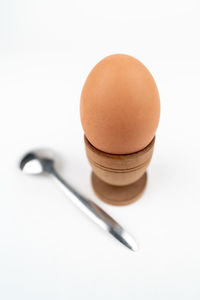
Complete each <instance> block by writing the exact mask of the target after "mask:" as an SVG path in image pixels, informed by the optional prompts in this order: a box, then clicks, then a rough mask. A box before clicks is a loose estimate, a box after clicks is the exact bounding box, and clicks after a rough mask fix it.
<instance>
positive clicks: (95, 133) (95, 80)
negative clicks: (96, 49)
mask: <svg viewBox="0 0 200 300" xmlns="http://www.w3.org/2000/svg"><path fill="white" fill-rule="evenodd" d="M80 112H81V122H82V126H83V129H84V132H85V135H86V137H87V139H88V140H89V141H90V143H91V144H92V145H93V146H94V147H96V148H97V149H99V150H101V151H104V152H107V153H112V154H127V153H133V152H137V151H139V150H141V149H143V148H145V147H146V146H147V145H148V144H149V143H150V142H151V140H152V139H153V137H154V135H155V131H156V129H157V127H158V122H159V117H160V100H159V93H158V89H157V87H156V84H155V81H154V79H153V77H152V75H151V73H150V72H149V71H148V70H147V68H146V67H145V66H144V65H143V64H142V63H141V62H140V61H138V60H137V59H135V58H133V57H131V56H129V55H123V54H115V55H110V56H108V57H106V58H104V59H103V60H101V61H100V62H99V63H98V64H97V65H96V66H95V67H94V68H93V69H92V71H91V72H90V74H89V75H88V77H87V79H86V82H85V84H84V86H83V90H82V94H81V105H80Z"/></svg>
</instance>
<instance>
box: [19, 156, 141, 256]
mask: <svg viewBox="0 0 200 300" xmlns="http://www.w3.org/2000/svg"><path fill="white" fill-rule="evenodd" d="M19 166H20V169H21V170H22V171H23V172H24V173H26V174H31V175H32V174H34V175H39V174H50V175H52V176H53V177H54V178H55V179H56V181H57V182H58V183H59V184H60V185H61V187H62V188H63V189H64V192H65V193H66V195H67V197H68V198H70V199H71V200H72V201H73V202H74V203H75V204H76V205H77V206H78V207H79V208H80V209H81V210H82V211H83V212H85V214H86V215H88V216H89V217H90V218H91V219H92V220H93V221H94V222H95V223H96V224H98V225H99V226H100V227H101V228H103V229H104V230H106V231H107V232H109V233H110V234H111V235H112V236H113V237H114V238H116V239H117V240H118V241H119V242H121V243H122V244H123V245H124V246H126V247H127V248H129V249H130V250H132V251H136V250H137V249H138V246H137V243H136V241H135V240H134V239H133V237H132V236H131V235H130V234H129V233H128V232H126V231H125V230H124V229H123V227H121V226H120V225H119V224H118V223H117V222H116V221H115V220H114V219H113V218H111V217H110V216H109V215H108V214H107V213H106V212H105V211H104V210H103V209H101V208H100V207H99V206H98V205H97V204H95V203H94V202H92V201H91V200H89V199H86V198H85V197H83V196H82V195H80V194H79V193H78V192H77V191H76V190H75V189H74V188H73V187H72V186H70V185H69V184H68V183H67V182H66V181H65V180H64V179H63V178H62V177H61V176H60V175H59V174H58V173H57V171H56V169H55V167H54V160H53V159H52V158H51V157H50V156H49V155H47V154H45V152H43V151H32V152H29V153H27V154H26V155H25V156H24V157H23V158H22V159H21V161H20V164H19Z"/></svg>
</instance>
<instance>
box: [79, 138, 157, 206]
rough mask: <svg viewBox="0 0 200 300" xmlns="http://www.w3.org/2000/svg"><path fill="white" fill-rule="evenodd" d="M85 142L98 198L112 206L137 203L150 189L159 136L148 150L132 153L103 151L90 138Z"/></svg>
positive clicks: (93, 184)
mask: <svg viewBox="0 0 200 300" xmlns="http://www.w3.org/2000/svg"><path fill="white" fill-rule="evenodd" d="M84 142H85V149H86V154H87V158H88V161H89V163H90V165H91V167H92V170H93V172H92V175H91V181H92V187H93V189H94V191H95V193H96V195H97V196H98V197H99V198H100V199H101V200H103V201H104V202H106V203H108V204H112V205H127V204H130V203H132V202H134V201H136V200H137V199H138V198H139V197H140V196H141V195H142V194H143V192H144V189H145V187H146V183H147V173H146V169H147V167H148V165H149V163H150V161H151V158H152V155H153V149H154V143H155V137H154V138H153V140H152V141H151V142H150V143H149V144H148V145H147V146H146V147H145V148H144V149H142V150H140V151H138V152H135V153H131V154H109V153H106V152H103V151H100V150H98V149H96V148H95V147H94V146H93V145H92V144H91V143H90V142H89V141H88V139H87V138H86V136H84Z"/></svg>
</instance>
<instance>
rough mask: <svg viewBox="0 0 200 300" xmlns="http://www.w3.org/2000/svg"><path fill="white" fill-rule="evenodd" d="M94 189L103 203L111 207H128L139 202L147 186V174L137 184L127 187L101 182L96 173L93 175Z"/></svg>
mask: <svg viewBox="0 0 200 300" xmlns="http://www.w3.org/2000/svg"><path fill="white" fill-rule="evenodd" d="M91 182H92V187H93V190H94V192H95V194H96V195H97V197H98V198H100V199H101V200H102V201H104V202H105V203H107V204H111V205H117V206H122V205H128V204H131V203H133V202H135V201H136V200H138V199H139V198H140V197H141V196H142V194H143V193H144V190H145V187H146V184H147V172H145V173H144V174H143V175H142V177H140V178H139V179H138V180H137V181H136V182H134V183H132V184H129V185H126V186H115V185H111V184H108V183H106V182H105V181H103V180H101V179H100V178H99V177H98V176H97V175H96V174H95V173H94V172H92V175H91Z"/></svg>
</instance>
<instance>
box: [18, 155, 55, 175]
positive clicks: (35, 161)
mask: <svg viewBox="0 0 200 300" xmlns="http://www.w3.org/2000/svg"><path fill="white" fill-rule="evenodd" d="M53 165H54V160H53V159H52V158H51V157H50V155H49V154H45V153H44V151H42V150H36V151H31V152H29V153H27V154H25V155H24V156H23V157H22V159H21V161H20V164H19V167H20V169H21V170H22V171H23V172H24V173H26V174H29V175H39V174H42V173H51V171H52V168H53Z"/></svg>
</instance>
